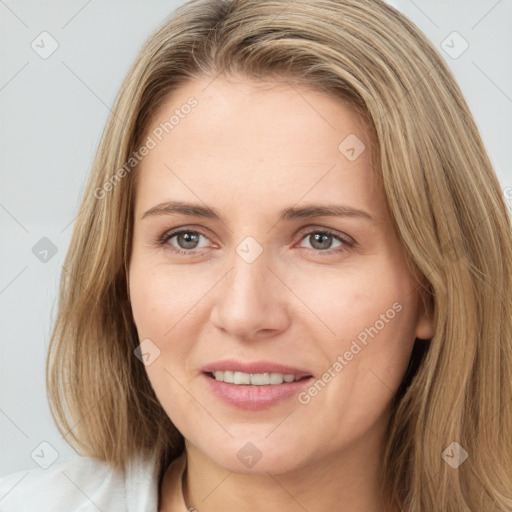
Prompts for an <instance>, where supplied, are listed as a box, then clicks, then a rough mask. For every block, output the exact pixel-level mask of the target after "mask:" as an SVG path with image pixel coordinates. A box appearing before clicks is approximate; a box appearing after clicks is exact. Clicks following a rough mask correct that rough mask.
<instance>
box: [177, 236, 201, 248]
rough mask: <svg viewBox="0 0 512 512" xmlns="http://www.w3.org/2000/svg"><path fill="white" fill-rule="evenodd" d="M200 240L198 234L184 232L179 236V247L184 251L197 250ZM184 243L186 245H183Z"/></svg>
mask: <svg viewBox="0 0 512 512" xmlns="http://www.w3.org/2000/svg"><path fill="white" fill-rule="evenodd" d="M198 239H199V235H198V234H197V233H188V232H184V233H178V234H177V240H178V245H179V246H180V247H181V248H182V249H195V247H196V245H197V242H198ZM182 241H184V245H183V244H182V243H181V242H182ZM189 244H191V245H189Z"/></svg>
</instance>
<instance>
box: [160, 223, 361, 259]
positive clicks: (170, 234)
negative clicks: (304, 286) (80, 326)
mask: <svg viewBox="0 0 512 512" xmlns="http://www.w3.org/2000/svg"><path fill="white" fill-rule="evenodd" d="M181 233H189V234H194V235H201V236H203V237H204V238H207V239H208V237H207V236H206V235H205V234H204V233H202V232H201V231H196V230H192V229H187V228H178V229H176V230H173V231H167V232H165V233H164V234H163V235H161V236H159V237H158V239H157V241H156V242H157V245H158V246H159V247H164V246H166V247H165V249H166V250H169V251H171V252H173V253H176V254H182V255H195V254H197V253H199V252H201V249H191V250H189V251H186V250H184V249H179V248H177V247H174V246H172V245H171V244H169V241H170V240H171V239H172V238H174V237H175V236H176V235H179V234H181ZM313 234H321V235H327V236H332V237H333V238H336V239H337V240H338V241H340V242H341V243H342V244H343V245H342V246H341V247H337V248H336V249H326V250H324V251H322V250H320V249H310V248H308V247H304V249H307V250H309V251H314V252H316V253H320V254H325V255H330V254H341V253H344V252H346V251H348V250H350V249H352V248H354V247H355V246H356V243H355V241H353V240H348V239H345V238H343V237H341V236H340V235H339V234H338V233H337V232H336V231H333V230H331V229H328V228H322V229H314V230H311V231H307V232H304V233H302V234H301V239H300V240H301V241H302V240H303V239H305V238H307V237H308V236H311V235H313Z"/></svg>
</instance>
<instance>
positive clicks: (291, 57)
mask: <svg viewBox="0 0 512 512" xmlns="http://www.w3.org/2000/svg"><path fill="white" fill-rule="evenodd" d="M220 74H223V75H225V76H229V75H230V74H242V75H243V76H246V77H248V78H250V79H253V80H260V79H261V80H263V79H265V81H268V80H276V81H288V82H290V83H294V84H297V85H301V86H305V87H311V88H314V89H315V90H318V91H322V92H324V93H326V94H329V95H331V96H333V97H336V98H339V99H340V101H344V102H346V103H349V104H350V105H352V106H353V107H355V108H356V109H357V110H358V111H359V112H361V114H363V115H364V116H365V118H366V119H367V120H368V121H369V123H370V125H371V127H372V130H373V131H374V133H375V135H376V139H375V140H376V141H377V142H376V145H377V147H376V148H375V151H376V153H377V155H378V158H377V160H378V162H377V163H378V165H376V166H375V172H376V173H378V176H379V177H380V179H381V180H382V183H383V187H384V193H385V198H386V202H387V204H388V206H389V209H390V212H391V215H392V219H393V223H394V227H395V228H396V230H397V232H398V234H399V237H400V240H401V243H402V244H403V247H404V250H405V252H406V255H407V257H408V259H409V260H410V261H411V262H412V263H413V266H414V268H415V269H417V271H418V273H419V274H418V276H419V277H418V291H419V292H421V294H422V297H424V300H425V303H426V304H427V306H428V307H429V308H430V311H431V312H432V315H433V319H434V323H435V333H434V336H433V338H432V339H431V340H428V341H427V342H426V343H427V346H426V347H424V346H421V345H422V344H420V343H419V340H417V342H416V346H415V349H414V350H413V355H412V357H411V363H410V368H409V371H408V372H407V374H406V375H405V376H404V381H403V382H402V385H401V387H400V389H399V392H397V394H396V395H395V397H394V400H393V410H392V415H391V420H390V423H389V431H388V438H387V444H386V446H385V451H384V457H383V460H382V472H381V476H382V485H383V486H384V487H385V488H386V489H387V490H388V491H389V492H391V493H392V495H393V497H394V498H395V499H396V500H397V501H398V503H399V504H400V506H402V507H403V508H404V509H406V510H408V511H410V512H420V511H421V512H425V511H428V512H434V511H443V512H482V511H490V510H493V511H500V512H505V511H510V510H511V509H512V409H511V404H512V315H511V312H512V229H511V217H510V212H509V210H508V208H507V206H506V203H505V198H504V194H503V192H502V190H501V188H500V184H499V182H498V179H497V177H496V174H495V172H494V170H493V168H492V164H491V162H490V159H489V157H488V155H487V153H486V150H485V148H484V145H483V142H482V139H481V137H480V134H479V132H478V129H477V126H476V124H475V122H474V119H473V117H472V115H471V113H470V110H469V108H468V105H467V103H466V101H465V100H464V98H463V95H462V93H461V91H460V89H459V87H458V85H457V84H456V81H455V79H454V77H453V75H452V73H451V72H450V70H449V69H448V67H447V65H446V64H445V62H444V60H443V58H442V57H441V56H440V54H439V52H438V51H437V50H436V49H435V48H434V47H433V45H432V44H431V43H430V42H429V41H428V39H427V38H426V37H425V36H424V35H423V34H422V33H421V31H420V30H419V29H418V28H417V27H416V26H415V25H414V24H412V23H411V22H410V21H409V20H408V19H407V18H405V17H404V16H403V15H402V14H400V13H399V12H398V11H397V10H395V9H394V8H392V7H390V6H389V5H387V4H385V3H384V2H382V1H380V0H307V1H306V0H295V1H294V2H289V1H287V0H227V1H221V0H192V1H189V2H187V3H186V4H184V5H182V6H181V7H180V8H178V9H177V10H176V11H175V12H174V13H173V15H172V16H171V17H170V18H169V19H168V20H166V21H165V22H164V23H163V25H161V26H160V27H159V28H158V29H157V30H156V31H155V33H154V34H153V35H152V36H151V37H150V38H149V39H148V40H147V41H146V43H145V44H144V45H143V47H142V49H141V51H140V53H139V55H138V56H137V58H136V60H135V62H134V63H133V65H132V67H131V69H130V70H129V72H128V74H127V76H126V78H125V80H124V82H123V84H122V87H121V89H120V91H119V94H118V96H117V98H116V100H115V103H114V105H113V109H112V110H113V113H112V115H111V116H110V117H109V119H108V121H107V124H106V128H105V131H104V133H103V136H102V139H101V142H100V145H99V148H98V151H97V155H96V158H95V160H94V162H93V166H92V170H91V173H90V177H89V181H88V185H87V188H86V190H85V192H84V197H83V199H82V203H81V207H80V210H79V214H78V218H77V220H76V222H75V225H74V231H73V236H72V240H71V245H70V248H69V252H68V254H67V258H66V261H65V264H64V270H63V272H62V278H61V288H60V299H59V311H58V316H57V320H56V324H55V328H54V332H53V335H52V339H51V342H50V347H49V353H48V359H47V387H48V396H49V403H50V408H51V410H52V414H53V417H54V419H55V422H56V424H57V426H58V428H59V430H60V432H61V433H62V434H63V435H64V437H65V438H66V439H68V440H69V442H70V444H71V445H72V446H74V447H76V448H77V449H79V450H80V452H81V453H82V454H84V455H90V456H94V457H97V458H100V459H102V460H104V461H106V462H107V463H108V464H109V465H110V466H111V467H114V468H124V467H125V464H127V463H128V462H129V461H130V459H132V458H133V457H137V456H140V455H143V454H150V453H152V454H156V455H157V456H158V457H159V458H160V459H161V460H163V461H166V462H169V461H171V460H173V459H174V458H176V457H177V456H178V455H179V454H180V453H181V451H182V450H183V437H182V435H181V434H180V433H179V432H178V431H177V429H176V428H175V427H174V426H173V424H172V423H171V421H170V420H169V418H168V417H167V415H166V413H165V411H164V410H163V408H162V406H161V405H160V403H159V401H158V400H157V397H156V395H155V393H154V391H153V389H152V387H151V384H150V382H149V379H148V377H147V375H146V372H145V369H144V366H143V364H142V363H141V362H140V361H139V360H138V358H137V357H135V355H134V350H135V348H136V347H137V346H138V344H139V340H138V339H137V332H136V330H135V327H134V322H133V318H132V315H131V309H130V303H129V297H128V293H127V281H126V271H127V268H128V266H129V258H130V250H131V236H132V228H133V199H134V197H133V193H134V179H135V177H136V170H137V169H136V168H137V166H136V163H137V162H136V161H135V160H137V157H135V156H134V154H136V153H137V150H138V148H139V147H141V145H142V144H143V143H144V137H145V135H146V130H147V128H148V122H149V120H150V119H151V116H153V114H154V113H155V112H156V111H157V110H158V108H159V107H160V106H161V105H163V103H164V102H165V100H166V98H167V97H168V95H169V94H170V93H171V92H172V91H174V90H176V89H177V88H178V87H180V86H182V85H184V84H186V83H187V81H190V80H193V79H194V78H197V77H205V76H206V77H209V78H210V80H214V79H215V78H216V77H217V76H219V75H220ZM198 108H200V106H199V107H198ZM137 155H138V153H137ZM134 159H135V160H134ZM127 162H129V164H128V165H127ZM423 345H424V344H423ZM425 348H426V349H425ZM453 443H457V444H453ZM459 446H460V447H459ZM462 450H464V452H463V451H462ZM460 454H467V460H465V461H464V462H462V463H461V464H460V465H459V464H453V463H450V462H451V460H450V459H453V458H454V457H456V458H457V457H460ZM461 461H462V459H460V460H459V462H461ZM456 466H457V467H456Z"/></svg>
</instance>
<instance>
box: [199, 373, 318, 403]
mask: <svg viewBox="0 0 512 512" xmlns="http://www.w3.org/2000/svg"><path fill="white" fill-rule="evenodd" d="M202 375H203V378H204V379H206V384H207V385H208V386H209V388H210V390H211V391H212V392H213V394H214V395H216V396H217V397H219V398H220V399H221V400H223V401H224V402H227V403H228V404H230V405H234V406H235V407H239V408H241V409H248V410H251V411H257V410H261V409H267V408H268V407H271V406H273V405H276V404H277V403H278V402H280V401H281V400H284V399H286V398H290V397H291V396H294V395H296V394H297V393H299V392H300V391H301V390H302V389H303V388H305V387H306V386H308V385H309V382H310V380H311V379H312V377H307V378H304V379H301V380H298V381H295V382H283V383H282V384H269V385H265V386H254V385H248V384H240V385H238V384H229V383H227V382H222V381H219V380H215V379H214V378H213V377H210V375H208V374H206V373H203V374H202Z"/></svg>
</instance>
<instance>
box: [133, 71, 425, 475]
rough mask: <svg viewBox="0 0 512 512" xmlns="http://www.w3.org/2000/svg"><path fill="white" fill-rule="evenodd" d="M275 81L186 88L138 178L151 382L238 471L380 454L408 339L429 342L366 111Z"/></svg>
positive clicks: (138, 271) (160, 124)
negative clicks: (373, 157) (379, 175)
mask: <svg viewBox="0 0 512 512" xmlns="http://www.w3.org/2000/svg"><path fill="white" fill-rule="evenodd" d="M273 85H274V86H273V87H269V86H267V87H264V88H262V87H258V86H255V85H254V84H253V83H251V82H250V81H248V80H246V79H245V78H243V77H238V81H234V80H233V81H225V80H224V79H221V78H217V79H216V80H214V81H213V82H212V83H210V84H209V85H208V82H207V81H206V80H205V81H202V80H196V81H194V82H189V83H188V84H186V85H185V86H183V87H182V88H181V89H179V90H178V91H177V92H175V93H174V94H173V95H172V97H170V98H169V99H168V101H167V103H166V104H165V105H164V106H163V108H162V109H161V111H160V112H159V114H158V115H157V116H156V117H155V118H154V119H153V120H152V122H151V124H150V126H149V129H148V132H147V134H146V137H145V139H144V143H145V145H146V147H147V148H148V151H147V153H148V154H147V155H146V156H145V157H144V158H143V160H142V162H141V164H140V167H139V169H138V171H137V172H140V175H139V181H138V183H137V191H136V204H135V227H134V235H133V249H132V255H131V262H130V268H129V289H130V299H131V304H132V309H133V315H134V320H135V324H136V327H137V331H138V334H139V338H140V341H141V342H142V346H141V350H142V352H143V353H144V354H145V356H144V361H145V364H146V371H147V374H148V376H149V379H150V381H151V384H152V386H153V388H154V390H155V392H156V395H157V397H158V399H159V401H160V402H161V404H162V406H163V408H164V409H165V411H166V412H167V414H168V416H169V418H170V419H171V420H172V422H173V423H174V424H175V425H176V427H177V428H178V429H179V430H180V432H181V433H182V434H183V435H184V437H185V438H186V439H187V441H188V442H189V443H190V445H192V446H194V447H195V448H197V449H198V450H200V451H201V452H202V453H203V454H204V455H206V456H207V457H208V458H209V459H211V460H212V461H213V462H214V463H216V464H218V465H220V466H222V467H224V468H226V469H229V470H230V471H235V472H239V473H240V472H242V473H243V472H253V473H254V472H258V473H259V472H261V473H263V472H266V471H272V472H273V473H280V472H284V471H291V470H293V469H299V468H301V467H306V466H307V465H308V464H312V463H319V462H321V461H322V460H324V461H325V460H328V459H330V460H335V459H336V458H337V457H341V456H348V455H349V454H354V455H355V454H356V453H358V454H359V455H361V454H362V453H363V452H364V451H365V450H366V452H368V453H366V455H367V456H372V454H373V455H375V454H376V453H377V452H376V451H375V450H376V449H378V447H379V446H382V443H383V441H384V436H385V428H386V422H387V419H388V417H389V416H388V415H389V407H390V402H391V400H392V397H393V395H394V393H395V392H396V390H397V389H398V386H399V384H400V382H401V381H402V378H403V376H404V373H405V370H406V367H407V363H408V360H409V357H410V353H411V349H412V345H413V342H414V339H415V337H419V338H430V337H431V336H432V334H433V331H432V325H431V323H430V320H429V319H428V318H427V317H426V316H425V315H424V312H423V307H422V302H421V300H420V298H419V294H418V287H417V283H416V282H415V280H414V279H413V277H412V275H411V273H410V272H409V270H408V267H407V264H406V261H405V258H404V254H403V252H402V248H401V244H400V242H399V240H398V239H397V237H396V235H395V233H394V231H393V229H392V223H391V219H390V217H389V215H388V212H387V210H386V207H385V202H384V195H383V192H382V189H381V187H380V185H379V182H378V181H377V179H376V175H375V170H374V169H372V165H371V161H370V153H371V144H372V141H371V140H370V138H369V136H368V134H367V133H366V132H365V127H364V125H363V123H362V121H361V120H360V118H359V117H358V116H357V114H355V113H354V112H353V111H352V110H350V109H349V108H348V107H347V106H346V105H344V104H343V103H341V102H340V101H339V100H336V99H334V98H331V97H329V96H326V95H323V94H322V93H319V92H313V91H311V90H307V89H304V88H297V87H291V86H288V85H282V84H281V85H278V84H273ZM191 97H193V99H190V98H191ZM173 116H174V117H173ZM165 123H167V124H165ZM147 137H150V138H151V141H150V139H148V138H147ZM143 153H146V151H144V150H142V151H141V154H143ZM178 203H179V205H181V206H180V208H177V207H176V206H177V205H178ZM185 205H186V208H184V206H185ZM176 231H180V232H181V233H180V234H176ZM250 374H254V375H252V376H251V375H250ZM214 376H216V377H217V379H220V380H216V378H215V377H214ZM285 376H286V377H285ZM290 376H292V377H290ZM291 380H293V382H289V381H291ZM281 381H282V383H280V382H281ZM249 383H250V384H249Z"/></svg>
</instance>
